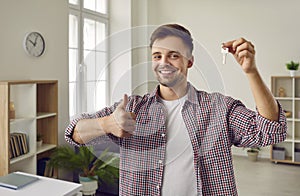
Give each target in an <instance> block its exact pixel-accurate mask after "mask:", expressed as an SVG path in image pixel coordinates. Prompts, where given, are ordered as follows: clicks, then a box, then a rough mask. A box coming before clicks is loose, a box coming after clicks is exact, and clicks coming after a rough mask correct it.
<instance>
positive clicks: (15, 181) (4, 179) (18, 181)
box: [0, 172, 39, 190]
mask: <svg viewBox="0 0 300 196" xmlns="http://www.w3.org/2000/svg"><path fill="white" fill-rule="evenodd" d="M37 180H39V178H38V177H34V176H27V175H23V174H20V173H16V172H14V173H10V174H8V175H6V176H0V186H2V187H6V188H10V189H14V190H17V189H20V188H22V187H24V186H26V185H28V184H30V183H33V182H35V181H37Z"/></svg>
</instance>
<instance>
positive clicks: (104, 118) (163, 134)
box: [65, 24, 287, 196]
mask: <svg viewBox="0 0 300 196" xmlns="http://www.w3.org/2000/svg"><path fill="white" fill-rule="evenodd" d="M223 47H224V48H228V50H229V52H230V53H231V54H232V55H233V56H234V57H235V59H236V60H237V62H238V63H239V64H240V66H241V68H242V69H243V71H244V72H245V74H246V77H247V79H248V81H249V83H250V86H251V91H252V93H253V96H254V99H255V102H256V106H257V111H252V110H249V109H247V108H246V107H245V106H244V105H243V104H242V102H241V101H239V100H235V99H233V98H231V97H228V96H224V95H222V94H219V93H207V92H204V91H200V90H197V89H196V88H194V87H193V86H192V84H190V83H189V82H188V81H187V74H188V70H189V68H191V67H192V66H193V63H194V58H193V54H192V53H193V39H192V37H191V34H190V32H189V31H188V30H187V29H186V28H184V27H183V26H181V25H178V24H167V25H162V26H160V27H158V28H157V29H156V30H155V31H154V32H153V34H152V36H151V39H150V48H151V53H152V69H153V72H154V74H155V76H156V78H157V80H158V82H159V85H158V86H157V88H156V89H155V90H154V91H153V92H151V93H148V94H145V95H144V96H138V95H131V96H130V97H128V96H127V95H124V98H123V100H122V101H120V102H119V103H115V104H114V105H112V106H110V107H106V108H104V109H102V110H100V111H98V112H96V113H93V114H81V115H80V117H79V118H76V119H74V120H73V121H72V122H71V123H70V125H69V126H68V127H67V129H66V132H65V136H66V140H67V141H68V142H70V143H72V144H74V145H77V146H79V145H93V144H97V143H100V142H102V141H103V140H106V139H112V140H113V141H114V142H116V143H117V144H119V145H120V159H121V160H120V195H122V196H125V195H128V196H132V195H142V196H146V195H149V196H150V195H151V196H155V195H164V196H165V195H172V196H174V195H178V196H186V195H189V196H190V195H207V196H211V195H230V196H232V195H237V188H236V184H235V179H234V172H233V165H232V155H231V147H232V145H235V146H238V147H254V146H260V147H262V146H267V145H270V144H274V143H278V142H281V141H283V140H284V139H285V137H286V129H287V128H286V118H285V116H284V113H283V110H282V108H281V106H280V105H279V104H278V103H277V102H276V100H275V99H274V98H273V96H272V94H271V93H270V91H269V89H268V88H267V87H266V85H265V84H264V82H263V81H262V79H261V77H260V74H259V72H258V70H257V67H256V63H255V50H254V46H253V45H252V43H250V42H249V41H247V40H245V39H243V38H240V39H237V40H233V41H229V42H226V43H224V44H223Z"/></svg>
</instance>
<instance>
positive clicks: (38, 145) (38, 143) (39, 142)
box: [36, 140, 43, 148]
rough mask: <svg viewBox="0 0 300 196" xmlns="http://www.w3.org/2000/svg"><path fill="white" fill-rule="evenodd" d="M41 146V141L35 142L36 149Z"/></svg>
mask: <svg viewBox="0 0 300 196" xmlns="http://www.w3.org/2000/svg"><path fill="white" fill-rule="evenodd" d="M42 144H43V140H40V141H36V147H38V148H40V147H41V146H42Z"/></svg>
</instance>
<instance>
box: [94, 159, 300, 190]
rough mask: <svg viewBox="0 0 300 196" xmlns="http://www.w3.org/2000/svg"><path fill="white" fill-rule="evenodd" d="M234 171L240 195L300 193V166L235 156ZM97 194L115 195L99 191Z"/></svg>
mask: <svg viewBox="0 0 300 196" xmlns="http://www.w3.org/2000/svg"><path fill="white" fill-rule="evenodd" d="M233 160H234V171H235V177H236V183H237V187H238V192H239V195H240V196H298V195H300V166H299V165H288V164H280V163H278V164H275V163H272V162H270V161H269V160H268V159H259V160H258V161H257V162H251V161H249V160H248V159H247V157H241V156H234V158H233ZM97 196H113V195H109V194H101V193H97Z"/></svg>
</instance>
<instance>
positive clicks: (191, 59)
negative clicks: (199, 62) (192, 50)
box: [188, 55, 194, 68]
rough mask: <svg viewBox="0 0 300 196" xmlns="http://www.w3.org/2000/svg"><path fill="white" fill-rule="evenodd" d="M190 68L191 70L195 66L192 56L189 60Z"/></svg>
mask: <svg viewBox="0 0 300 196" xmlns="http://www.w3.org/2000/svg"><path fill="white" fill-rule="evenodd" d="M188 61H189V62H188V68H191V67H192V66H193V64H194V56H193V55H192V56H191V58H190V59H189V60H188Z"/></svg>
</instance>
